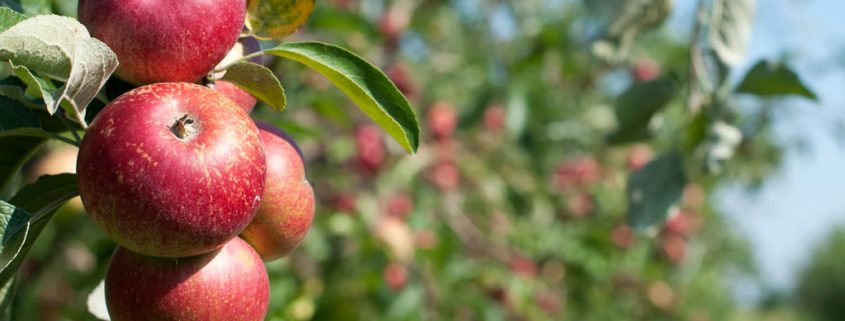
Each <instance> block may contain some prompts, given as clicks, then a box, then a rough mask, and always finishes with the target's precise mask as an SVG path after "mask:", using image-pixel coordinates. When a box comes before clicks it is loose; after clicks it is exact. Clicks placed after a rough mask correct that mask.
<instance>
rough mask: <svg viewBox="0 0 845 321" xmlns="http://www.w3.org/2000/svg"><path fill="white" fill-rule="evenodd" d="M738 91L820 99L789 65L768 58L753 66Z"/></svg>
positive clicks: (771, 95)
mask: <svg viewBox="0 0 845 321" xmlns="http://www.w3.org/2000/svg"><path fill="white" fill-rule="evenodd" d="M736 92H739V93H746V94H753V95H757V96H761V97H773V96H785V95H798V96H801V97H804V98H807V99H810V100H814V101H818V96H816V94H815V93H814V92H813V91H812V90H811V89H810V88H809V87H807V86H806V85H805V84H804V82H803V81H801V79H800V78H799V77H798V74H797V73H795V71H793V70H792V69H791V68H789V66H787V65H785V64H782V63H774V62H770V61H766V60H761V61H759V62H757V64H755V65H754V67H751V70H749V71H748V73H747V74H746V75H745V78H743V79H742V82H740V83H739V86H737V88H736Z"/></svg>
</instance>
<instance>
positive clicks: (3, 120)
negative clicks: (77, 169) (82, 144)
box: [0, 96, 79, 146]
mask: <svg viewBox="0 0 845 321" xmlns="http://www.w3.org/2000/svg"><path fill="white" fill-rule="evenodd" d="M0 106H2V107H3V108H2V109H0V138H6V137H12V136H28V137H41V138H53V139H58V140H61V141H63V142H66V143H69V144H71V145H74V146H79V144H78V143H76V141H73V140H70V139H68V138H66V137H64V136H61V135H59V134H57V133H54V132H51V131H48V130H45V129H44V128H43V126H42V124H41V118H40V117H39V116H38V114H37V113H36V112H35V111H34V110H31V109H29V108H26V107H24V106H23V105H20V104H18V102H16V101H14V100H11V99H8V98H6V97H2V96H0ZM61 131H64V129H62V130H61Z"/></svg>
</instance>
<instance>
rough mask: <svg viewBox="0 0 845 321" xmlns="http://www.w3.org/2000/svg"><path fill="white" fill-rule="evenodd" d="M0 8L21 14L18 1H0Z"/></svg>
mask: <svg viewBox="0 0 845 321" xmlns="http://www.w3.org/2000/svg"><path fill="white" fill-rule="evenodd" d="M0 7H7V8H9V9H12V10H13V11H15V12H23V6H21V2H20V0H0Z"/></svg>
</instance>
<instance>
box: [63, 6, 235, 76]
mask: <svg viewBox="0 0 845 321" xmlns="http://www.w3.org/2000/svg"><path fill="white" fill-rule="evenodd" d="M245 15H246V1H244V0H181V1H165V0H80V1H79V6H78V16H79V21H80V22H82V24H84V25H85V26H86V27H87V28H88V31H89V32H90V33H91V35H92V36H93V37H95V38H97V39H100V40H101V41H103V42H104V43H106V45H108V46H109V48H111V49H112V50H113V51H114V52H115V54H117V58H118V61H119V62H120V64H119V65H118V67H117V70H116V71H115V74H116V75H117V76H118V77H120V78H122V79H124V80H126V81H128V82H131V83H134V84H147V83H153V82H167V81H185V82H194V81H197V80H198V79H200V78H202V77H203V76H205V75H206V74H208V72H209V71H211V70H212V69H213V68H214V66H215V65H217V63H218V62H220V60H221V59H223V57H224V56H226V53H227V52H228V51H229V49H230V48H232V45H234V43H235V41H237V39H238V35H239V34H240V32H241V29H242V28H243V25H244V17H245Z"/></svg>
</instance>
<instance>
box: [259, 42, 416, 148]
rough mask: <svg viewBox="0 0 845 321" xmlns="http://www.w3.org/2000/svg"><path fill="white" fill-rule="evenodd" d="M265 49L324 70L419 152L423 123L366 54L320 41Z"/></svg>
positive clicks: (403, 143)
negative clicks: (369, 60)
mask: <svg viewBox="0 0 845 321" xmlns="http://www.w3.org/2000/svg"><path fill="white" fill-rule="evenodd" d="M265 53H268V54H273V55H276V56H279V57H284V58H288V59H291V60H294V61H297V62H299V63H302V64H304V65H306V66H308V67H310V68H311V69H314V70H316V71H317V72H319V73H321V74H322V75H323V76H325V77H326V78H328V79H329V81H331V82H332V83H333V84H334V85H335V86H336V87H338V88H339V89H340V90H341V91H343V93H345V94H346V95H347V96H348V97H349V98H350V99H351V100H352V102H354V103H355V104H356V105H358V107H359V108H361V110H363V111H364V113H365V114H367V116H369V117H370V118H372V119H373V120H374V121H375V122H376V124H378V125H379V126H381V127H382V128H384V129H385V130H386V131H387V133H388V134H390V136H392V137H393V138H394V139H395V140H396V141H397V142H398V143H399V145H401V146H402V147H403V148H405V150H406V151H407V152H409V153H414V152H416V150H417V147H418V146H419V135H420V126H419V123H418V122H417V117H416V115H415V114H414V111H413V110H412V109H411V105H410V104H409V103H408V100H407V99H406V98H405V96H403V95H402V93H401V92H400V91H399V89H397V88H396V85H395V84H393V82H392V81H390V79H389V78H387V76H386V75H385V74H384V73H383V72H382V71H381V70H379V69H378V68H376V67H375V66H373V65H372V64H370V63H369V62H367V61H366V60H364V59H363V58H361V57H358V56H357V55H355V54H354V53H352V52H350V51H348V50H346V49H343V48H340V47H336V46H333V45H330V44H325V43H320V42H289V43H284V44H282V45H279V46H277V47H275V48H271V49H267V50H265Z"/></svg>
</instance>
